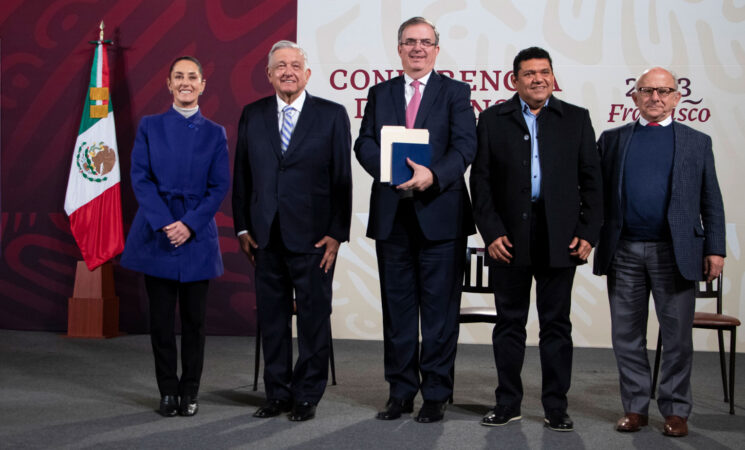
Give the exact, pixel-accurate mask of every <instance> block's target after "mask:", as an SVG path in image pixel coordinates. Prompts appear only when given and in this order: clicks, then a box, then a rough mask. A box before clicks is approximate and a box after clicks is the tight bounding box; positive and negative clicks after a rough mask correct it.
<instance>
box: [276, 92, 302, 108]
mask: <svg viewBox="0 0 745 450" xmlns="http://www.w3.org/2000/svg"><path fill="white" fill-rule="evenodd" d="M275 95H276V94H275ZM305 97H306V95H305V89H303V92H301V93H300V96H299V97H298V98H296V99H295V101H294V102H292V103H290V106H292V107H293V108H295V110H296V111H297V112H298V113H299V112H300V111H301V110H302V109H303V104H304V103H305ZM285 106H287V103H285V101H284V100H282V99H281V98H279V95H277V113H281V112H282V110H283V109H284V108H285Z"/></svg>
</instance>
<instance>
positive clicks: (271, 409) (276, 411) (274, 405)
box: [254, 399, 292, 419]
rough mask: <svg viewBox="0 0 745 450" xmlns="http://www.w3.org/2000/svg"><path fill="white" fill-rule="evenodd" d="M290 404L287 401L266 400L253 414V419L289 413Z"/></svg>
mask: <svg viewBox="0 0 745 450" xmlns="http://www.w3.org/2000/svg"><path fill="white" fill-rule="evenodd" d="M290 409H292V408H291V407H290V402H289V401H287V400H276V399H275V400H267V401H266V403H264V406H262V407H261V408H259V409H257V410H256V412H255V413H254V417H258V418H260V419H266V418H268V417H276V416H278V415H280V414H282V413H286V412H290Z"/></svg>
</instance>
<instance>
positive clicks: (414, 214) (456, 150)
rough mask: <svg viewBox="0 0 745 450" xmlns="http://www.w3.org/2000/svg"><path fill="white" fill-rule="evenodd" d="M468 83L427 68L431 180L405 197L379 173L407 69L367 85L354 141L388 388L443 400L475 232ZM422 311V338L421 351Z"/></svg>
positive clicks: (424, 111) (420, 118)
mask: <svg viewBox="0 0 745 450" xmlns="http://www.w3.org/2000/svg"><path fill="white" fill-rule="evenodd" d="M470 95H471V93H470V89H469V87H468V85H466V84H465V83H461V82H458V81H454V80H452V79H450V78H448V77H445V76H441V75H439V74H438V73H436V72H432V74H431V75H430V77H429V80H428V82H427V84H426V87H425V89H424V92H423V95H422V100H421V104H420V106H419V109H418V112H417V116H416V121H415V125H414V128H426V129H428V130H429V133H430V137H429V142H430V145H431V147H432V157H431V161H432V163H431V165H430V167H429V169H430V170H431V171H432V174H433V176H434V180H435V182H434V184H433V185H432V186H431V187H430V188H428V189H427V190H425V191H423V192H415V193H414V196H413V198H406V199H404V198H402V197H401V196H400V195H399V192H398V191H397V190H396V188H395V187H393V186H391V185H389V184H384V183H381V182H380V181H379V179H380V130H381V127H382V126H383V125H405V123H406V117H405V116H406V101H405V95H404V78H403V76H399V77H396V78H393V79H391V80H389V81H386V82H383V83H380V84H378V85H376V86H373V87H372V88H370V91H369V93H368V99H367V100H368V101H367V105H366V107H365V115H364V117H363V119H362V125H361V127H360V135H359V137H358V139H357V141H356V142H355V145H354V151H355V153H356V155H357V160H358V161H359V162H360V164H361V165H362V167H363V168H364V169H365V170H366V171H367V173H369V174H370V175H371V176H372V177H373V183H372V192H371V194H370V216H369V220H368V227H367V236H368V237H370V238H372V239H375V240H376V249H377V256H378V268H379V272H380V283H381V297H382V302H383V335H384V340H385V376H386V380H387V381H388V382H389V384H390V395H391V396H392V397H395V398H398V399H404V400H408V399H411V398H413V397H414V396H415V395H416V393H417V391H418V390H419V389H420V382H419V373H420V372H421V376H422V380H421V391H422V396H423V398H424V399H425V400H431V401H444V400H446V399H447V398H448V397H449V396H450V394H451V392H452V379H451V376H450V369H451V368H452V366H453V362H454V359H455V347H456V344H457V340H458V311H459V309H460V295H461V286H462V281H463V260H464V254H465V240H466V237H467V236H468V235H470V234H473V233H474V232H475V228H474V224H473V218H472V212H471V202H470V200H469V198H468V191H467V189H466V183H465V181H464V178H463V173H464V172H465V171H466V168H467V167H468V166H469V164H471V161H472V160H473V158H474V156H475V154H476V122H475V118H474V114H473V108H472V107H471V103H470ZM420 313H421V330H422V348H421V354H420V352H419V346H418V343H419V316H420Z"/></svg>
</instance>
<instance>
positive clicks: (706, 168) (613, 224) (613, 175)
mask: <svg viewBox="0 0 745 450" xmlns="http://www.w3.org/2000/svg"><path fill="white" fill-rule="evenodd" d="M635 125H636V122H632V123H629V124H626V125H623V126H620V127H618V128H613V129H611V130H607V131H604V132H603V133H602V134H601V135H600V139H598V151H599V152H600V159H601V167H602V171H603V200H604V201H603V205H604V219H605V220H604V223H603V226H602V228H601V230H600V242H599V244H598V246H597V248H596V249H595V262H594V267H593V272H594V273H595V274H596V275H604V274H605V273H606V272H607V270H608V267H609V266H610V262H611V260H612V259H613V254H614V253H615V250H616V245H617V243H618V239H619V237H620V235H621V229H622V227H623V199H622V198H621V193H622V192H623V186H622V185H621V184H622V180H623V170H624V162H625V160H626V152H627V150H628V147H629V143H630V142H631V135H632V133H633V131H634V126H635ZM671 126H672V127H673V132H674V134H675V155H674V157H673V173H672V183H671V197H670V204H669V205H668V208H667V221H668V224H669V226H670V234H671V235H672V241H673V249H674V252H675V261H676V263H677V265H678V270H679V271H680V273H681V275H683V277H684V278H686V279H688V280H702V279H703V277H704V273H703V259H704V255H721V256H726V242H725V236H724V206H723V204H722V194H721V192H720V191H719V182H718V181H717V174H716V169H715V168H714V154H713V152H712V150H711V138H710V137H709V136H708V135H706V134H704V133H701V132H700V131H696V130H694V129H693V128H691V127H689V126H686V125H683V124H680V123H677V122H673V123H672V125H671Z"/></svg>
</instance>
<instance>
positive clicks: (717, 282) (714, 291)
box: [696, 273, 722, 314]
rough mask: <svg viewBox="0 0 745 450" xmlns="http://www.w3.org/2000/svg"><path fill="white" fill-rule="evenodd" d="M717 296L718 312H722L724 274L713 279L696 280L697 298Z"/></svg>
mask: <svg viewBox="0 0 745 450" xmlns="http://www.w3.org/2000/svg"><path fill="white" fill-rule="evenodd" d="M700 298H701V299H703V298H715V299H716V300H717V314H722V274H721V273H720V274H719V276H718V277H716V278H715V279H713V280H712V281H697V282H696V300H698V299H700Z"/></svg>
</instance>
